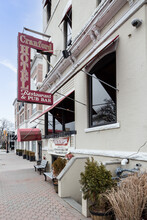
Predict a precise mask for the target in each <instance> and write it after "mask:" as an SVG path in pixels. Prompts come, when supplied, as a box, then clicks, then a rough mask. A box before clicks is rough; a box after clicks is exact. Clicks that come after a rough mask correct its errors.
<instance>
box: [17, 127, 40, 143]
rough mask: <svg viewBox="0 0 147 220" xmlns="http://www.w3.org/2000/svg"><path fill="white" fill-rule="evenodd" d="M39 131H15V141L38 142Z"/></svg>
mask: <svg viewBox="0 0 147 220" xmlns="http://www.w3.org/2000/svg"><path fill="white" fill-rule="evenodd" d="M40 140H41V131H40V129H39V128H21V129H17V141H18V142H21V141H40Z"/></svg>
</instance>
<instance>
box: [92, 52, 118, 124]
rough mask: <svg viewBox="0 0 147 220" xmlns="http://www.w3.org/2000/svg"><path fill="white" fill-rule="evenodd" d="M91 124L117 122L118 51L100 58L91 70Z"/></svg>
mask: <svg viewBox="0 0 147 220" xmlns="http://www.w3.org/2000/svg"><path fill="white" fill-rule="evenodd" d="M88 84H89V126H90V127H94V126H100V125H106V124H111V123H115V122H116V89H115V88H116V52H112V53H109V54H107V55H105V56H104V57H103V58H102V59H100V60H99V61H98V62H97V63H96V64H95V65H94V66H93V68H92V69H91V70H90V76H88Z"/></svg>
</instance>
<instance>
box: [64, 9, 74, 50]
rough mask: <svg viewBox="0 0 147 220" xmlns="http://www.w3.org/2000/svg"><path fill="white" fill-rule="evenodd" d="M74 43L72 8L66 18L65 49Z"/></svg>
mask: <svg viewBox="0 0 147 220" xmlns="http://www.w3.org/2000/svg"><path fill="white" fill-rule="evenodd" d="M71 43H72V8H71V7H70V8H69V9H68V11H67V13H66V15H65V17H64V44H65V48H67V47H68V46H70V45H71Z"/></svg>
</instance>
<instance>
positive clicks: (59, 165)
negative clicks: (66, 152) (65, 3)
mask: <svg viewBox="0 0 147 220" xmlns="http://www.w3.org/2000/svg"><path fill="white" fill-rule="evenodd" d="M66 162H67V161H66V159H63V158H61V157H58V158H57V159H56V160H55V161H54V162H53V164H52V167H53V174H54V176H58V175H59V173H60V172H61V171H62V170H63V168H64V167H65V165H66Z"/></svg>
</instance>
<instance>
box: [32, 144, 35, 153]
mask: <svg viewBox="0 0 147 220" xmlns="http://www.w3.org/2000/svg"><path fill="white" fill-rule="evenodd" d="M32 151H33V152H36V141H32Z"/></svg>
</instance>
